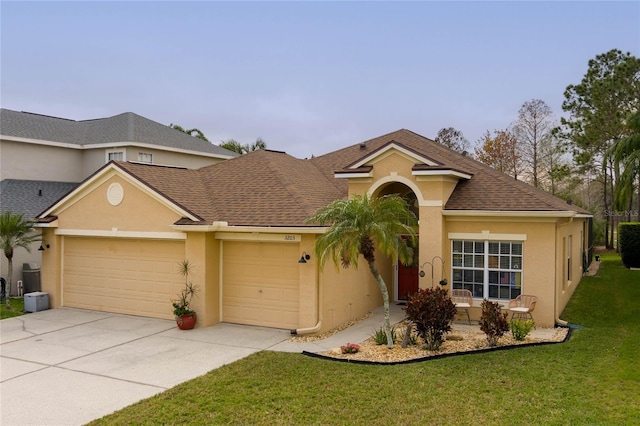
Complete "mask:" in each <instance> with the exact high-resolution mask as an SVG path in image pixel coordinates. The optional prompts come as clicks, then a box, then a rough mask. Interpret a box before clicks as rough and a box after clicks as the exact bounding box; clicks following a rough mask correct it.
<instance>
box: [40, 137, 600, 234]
mask: <svg viewBox="0 0 640 426" xmlns="http://www.w3.org/2000/svg"><path fill="white" fill-rule="evenodd" d="M390 142H393V143H394V144H395V145H396V146H398V147H401V148H402V149H404V150H405V151H406V152H408V153H410V154H411V157H410V158H416V159H417V160H418V161H419V160H420V159H428V160H429V162H431V163H432V164H431V165H429V164H424V163H418V164H416V165H414V167H413V169H414V171H424V170H453V171H456V172H457V173H459V175H460V176H463V177H462V178H461V179H460V181H459V183H458V184H457V186H456V188H455V190H454V191H453V194H452V195H451V197H450V198H449V200H448V202H447V203H446V206H445V210H472V211H473V210H480V211H505V212H511V211H516V212H519V211H522V212H530V211H534V212H576V213H581V214H589V212H587V211H586V210H583V209H581V208H579V207H577V206H574V205H569V204H567V203H566V202H564V201H563V200H561V199H559V198H556V197H554V196H552V195H549V194H547V193H545V192H544V191H542V190H539V189H536V188H534V187H532V186H531V185H528V184H526V183H524V182H519V181H516V180H514V179H513V178H511V177H509V176H507V175H505V174H504V173H500V172H498V171H496V170H494V169H493V168H491V167H489V166H487V165H485V164H482V163H480V162H478V161H476V160H474V159H472V158H470V157H468V156H465V155H462V154H459V153H457V152H455V151H453V150H450V149H449V148H446V147H444V146H442V145H439V144H437V143H436V142H434V141H432V140H430V139H427V138H425V137H423V136H420V135H418V134H416V133H413V132H410V131H408V130H404V129H403V130H398V131H396V132H393V133H389V134H387V135H384V136H380V137H378V138H375V139H371V140H368V141H366V142H362V143H359V144H356V145H353V146H350V147H347V148H344V149H341V150H338V151H334V152H332V153H329V154H326V155H323V156H320V157H315V158H312V159H310V160H300V159H297V158H294V157H291V156H290V155H287V154H285V153H283V152H277V151H270V150H259V151H254V152H251V153H248V154H245V155H242V156H239V157H236V158H233V159H230V160H227V161H223V162H220V163H217V164H213V165H210V166H207V167H203V168H201V169H197V170H190V169H185V168H178V167H167V166H157V165H147V164H139V163H128V162H111V163H109V164H108V165H107V166H105V167H113V166H115V167H118V168H120V169H121V170H123V171H124V172H126V173H128V174H129V175H131V176H132V177H134V178H135V179H137V180H138V181H139V182H141V183H142V184H143V185H146V186H147V187H149V188H150V189H152V190H153V191H155V192H157V193H158V194H160V195H162V196H163V197H164V198H165V199H166V200H167V201H168V202H170V203H173V204H175V205H176V206H178V207H180V209H181V210H183V211H186V212H189V214H190V215H191V217H192V219H187V218H183V219H181V220H179V221H178V222H177V223H178V224H184V225H189V224H207V225H211V224H212V223H213V222H227V223H228V224H229V225H231V226H243V225H244V226H274V227H277V226H305V225H308V224H307V223H306V219H307V218H308V217H310V216H312V215H313V214H314V213H315V212H316V210H317V209H318V208H320V207H323V206H325V205H327V204H329V203H330V202H332V201H334V200H337V199H342V198H346V197H347V195H348V182H347V180H346V179H336V177H335V176H336V172H338V173H339V172H344V171H345V170H357V171H359V172H363V171H364V172H366V171H367V170H370V169H371V166H370V165H364V164H361V163H363V161H364V162H365V163H366V160H367V159H374V158H375V156H373V157H372V153H374V152H376V151H377V150H380V149H386V148H384V147H385V146H386V145H387V144H389V143H390ZM414 154H415V155H414ZM349 166H351V167H353V168H352V169H349ZM373 167H374V168H375V163H374V165H373ZM96 174H98V175H99V174H100V171H98V172H97V173H96ZM89 179H91V178H89ZM53 210H55V208H53V209H50V210H49V211H53ZM193 218H195V220H194V219H193ZM43 219H44V218H43Z"/></svg>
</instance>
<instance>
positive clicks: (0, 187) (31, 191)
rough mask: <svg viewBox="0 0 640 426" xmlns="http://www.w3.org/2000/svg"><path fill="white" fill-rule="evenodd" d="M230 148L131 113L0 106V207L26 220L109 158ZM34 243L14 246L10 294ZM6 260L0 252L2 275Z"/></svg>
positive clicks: (208, 156)
mask: <svg viewBox="0 0 640 426" xmlns="http://www.w3.org/2000/svg"><path fill="white" fill-rule="evenodd" d="M236 155H237V154H235V153H233V152H231V151H228V150H226V149H224V148H221V147H219V146H217V145H213V144H211V143H209V142H206V141H203V140H200V139H197V138H194V137H191V136H189V135H187V134H185V133H182V132H179V131H178V130H175V129H172V128H170V127H168V126H166V125H164V124H161V123H158V122H155V121H153V120H150V119H148V118H145V117H142V116H140V115H138V114H135V113H132V112H125V113H122V114H118V115H115V116H112V117H105V118H95V119H90V120H70V119H67V118H60V117H52V116H48V115H43V114H36V113H31V112H24V111H14V110H10V109H6V108H0V212H5V211H10V212H12V213H16V214H17V213H20V214H23V215H24V218H25V219H33V218H35V217H36V216H37V215H38V214H39V213H41V212H42V211H43V210H44V209H46V208H47V207H49V206H50V205H51V204H52V203H54V202H55V201H57V200H58V199H60V198H61V197H63V196H64V195H65V194H67V193H68V192H69V191H71V190H72V189H73V188H75V187H76V186H78V184H79V183H80V182H82V181H83V180H84V179H86V178H87V177H88V176H90V175H91V174H92V173H93V172H95V171H96V170H97V169H99V168H100V167H102V166H104V165H105V164H106V163H108V162H109V161H111V160H121V161H138V162H144V163H148V164H168V165H173V166H181V167H188V168H200V167H203V166H206V165H210V164H215V163H217V162H220V161H224V160H226V159H228V158H232V157H234V156H236ZM38 247H40V243H34V244H32V246H31V252H30V253H29V252H27V251H26V250H22V249H19V250H16V253H15V256H14V261H13V264H14V268H13V278H12V288H11V289H10V294H11V295H17V294H18V293H19V289H18V286H17V284H18V281H19V280H20V279H22V266H23V264H24V263H30V264H33V263H35V264H40V263H41V257H40V252H39V251H38V250H37V249H38ZM7 266H8V265H7V260H6V259H5V257H4V256H1V258H0V275H1V276H3V277H5V278H6V273H7V270H8V267H7Z"/></svg>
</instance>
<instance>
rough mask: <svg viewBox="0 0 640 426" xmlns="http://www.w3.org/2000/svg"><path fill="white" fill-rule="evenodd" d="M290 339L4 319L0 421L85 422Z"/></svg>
mask: <svg viewBox="0 0 640 426" xmlns="http://www.w3.org/2000/svg"><path fill="white" fill-rule="evenodd" d="M288 338H289V333H288V331H287V330H276V329H270V328H261V327H247V326H240V325H233V324H218V325H215V326H213V327H206V328H196V329H194V330H189V331H182V330H179V329H178V328H177V326H176V324H175V322H174V321H170V320H159V319H151V318H143V317H135V316H128V315H119V314H111V313H104V312H95V311H85V310H79V309H68V308H61V309H51V310H46V311H41V312H35V313H32V314H28V315H23V316H20V317H16V318H9V319H5V320H2V321H0V343H1V345H0V382H1V383H0V399H1V405H0V406H1V407H2V408H1V409H0V420H1V421H0V424H2V425H77V424H84V423H86V422H89V421H91V420H94V419H97V418H100V417H102V416H104V415H106V414H109V413H112V412H113V411H116V410H118V409H120V408H123V407H126V406H128V405H130V404H133V403H134V402H137V401H139V400H141V399H143V398H147V397H150V396H152V395H154V394H157V393H159V392H162V391H164V390H166V389H169V388H171V387H173V386H175V385H177V384H179V383H182V382H184V381H187V380H190V379H193V378H195V377H197V376H200V375H202V374H205V373H206V372H208V371H210V370H212V369H215V368H217V367H220V366H222V365H224V364H228V363H230V362H233V361H236V360H238V359H241V358H244V357H246V356H248V355H250V354H252V353H254V352H258V351H260V350H264V349H270V348H273V347H276V346H278V344H279V343H281V342H284V341H286V340H287V339H288ZM283 349H284V348H282V349H280V350H283ZM298 349H299V348H295V347H291V348H287V349H284V350H291V351H294V350H295V351H297V350H298Z"/></svg>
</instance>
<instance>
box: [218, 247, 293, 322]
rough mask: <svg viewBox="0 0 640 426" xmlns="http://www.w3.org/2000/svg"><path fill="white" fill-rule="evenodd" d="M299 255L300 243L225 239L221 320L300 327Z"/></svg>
mask: <svg viewBox="0 0 640 426" xmlns="http://www.w3.org/2000/svg"><path fill="white" fill-rule="evenodd" d="M299 258H300V251H299V245H298V244H282V243H264V242H241V241H225V242H224V245H223V270H222V271H223V272H222V279H223V284H222V320H223V321H225V322H232V323H237V324H248V325H260V326H265V327H274V328H288V329H291V328H297V327H298V321H299V315H298V310H299V308H298V307H299V300H298V299H299V288H298V287H299V285H298V284H299V274H300V271H299V268H300V266H299V264H298V259H299Z"/></svg>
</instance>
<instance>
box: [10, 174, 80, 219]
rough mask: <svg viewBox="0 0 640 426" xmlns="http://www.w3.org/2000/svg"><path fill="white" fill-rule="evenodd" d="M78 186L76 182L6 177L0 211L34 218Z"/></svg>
mask: <svg viewBox="0 0 640 426" xmlns="http://www.w3.org/2000/svg"><path fill="white" fill-rule="evenodd" d="M77 186H78V184H77V183H74V182H48V181H40V180H18V179H5V180H3V181H2V182H0V211H2V212H5V211H10V212H12V213H14V214H17V213H22V214H23V215H24V218H25V219H34V218H35V217H37V216H38V215H39V214H40V213H42V212H43V211H44V210H45V209H46V208H47V207H49V206H50V205H51V204H53V203H55V202H56V201H58V200H59V199H60V198H62V197H63V196H64V195H65V194H67V193H69V192H70V191H71V190H73V189H74V188H75V187H77Z"/></svg>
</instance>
